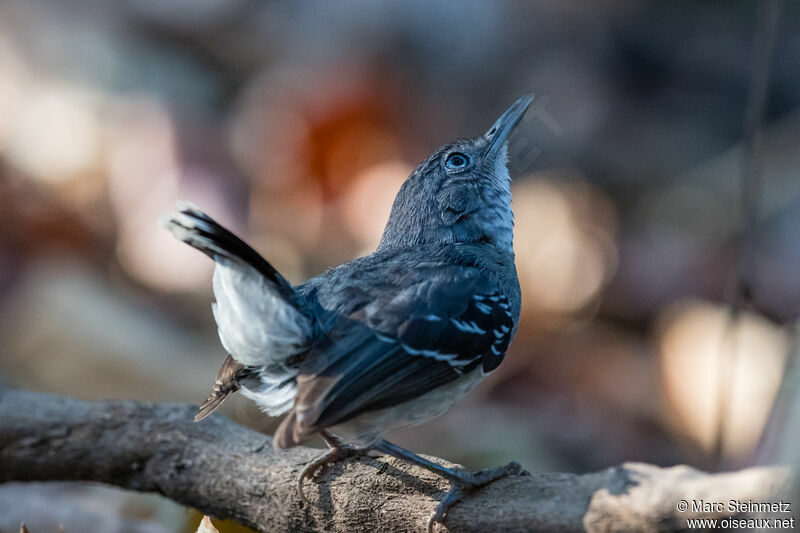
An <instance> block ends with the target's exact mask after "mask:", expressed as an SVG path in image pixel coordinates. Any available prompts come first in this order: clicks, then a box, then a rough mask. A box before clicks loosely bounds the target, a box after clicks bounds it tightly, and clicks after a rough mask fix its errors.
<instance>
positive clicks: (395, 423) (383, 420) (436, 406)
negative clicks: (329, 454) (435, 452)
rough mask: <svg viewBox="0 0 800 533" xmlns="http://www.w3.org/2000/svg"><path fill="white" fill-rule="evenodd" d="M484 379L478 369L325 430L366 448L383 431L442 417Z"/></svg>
mask: <svg viewBox="0 0 800 533" xmlns="http://www.w3.org/2000/svg"><path fill="white" fill-rule="evenodd" d="M484 375H485V374H484V373H483V372H482V370H481V369H480V367H479V368H477V369H475V370H473V371H472V372H470V373H469V374H466V375H464V376H462V377H461V378H460V379H458V380H456V381H453V382H451V383H448V384H447V385H444V386H442V387H439V388H437V389H434V390H432V391H430V392H428V393H425V394H423V395H422V396H420V397H419V398H415V399H413V400H410V401H407V402H404V403H401V404H398V405H395V406H393V407H388V408H386V409H381V410H379V411H368V412H366V413H362V414H360V415H358V416H357V417H355V418H353V419H350V420H348V421H347V422H343V423H342V424H339V425H336V426H331V427H329V428H327V429H328V430H330V431H331V432H332V433H334V434H335V435H337V436H338V437H340V438H341V439H342V440H344V441H345V442H347V443H350V444H357V445H361V446H366V445H369V444H371V443H373V442H375V441H376V440H377V439H378V438H380V437H381V435H383V433H385V432H386V431H391V430H393V429H400V428H404V427H411V426H416V425H419V424H422V423H424V422H427V421H428V420H431V419H433V418H436V417H437V416H439V415H442V414H444V412H445V411H447V410H448V409H450V407H452V405H453V404H454V403H456V402H457V401H459V400H460V399H461V398H463V397H464V396H466V394H467V393H468V392H470V391H471V390H472V389H474V388H475V386H476V385H477V384H478V383H479V382H480V381H481V379H483V377H484Z"/></svg>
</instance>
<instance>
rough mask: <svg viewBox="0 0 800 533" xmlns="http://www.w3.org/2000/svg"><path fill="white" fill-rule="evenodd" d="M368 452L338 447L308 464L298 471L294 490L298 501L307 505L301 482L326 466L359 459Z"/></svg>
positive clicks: (348, 447)
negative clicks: (352, 458) (350, 459)
mask: <svg viewBox="0 0 800 533" xmlns="http://www.w3.org/2000/svg"><path fill="white" fill-rule="evenodd" d="M367 451H368V450H366V449H364V448H360V447H358V446H349V445H340V446H336V447H333V448H331V449H329V450H328V451H326V452H325V453H323V454H322V455H320V456H319V457H317V458H316V459H314V460H313V461H311V462H310V463H308V464H307V465H306V466H305V468H303V470H301V471H300V474H298V476H297V481H296V483H295V489H296V490H297V496H298V497H299V498H300V501H302V502H303V503H305V504H307V503H308V498H306V495H305V493H304V492H303V482H304V481H305V480H306V479H308V478H312V477H314V474H315V473H316V472H317V471H318V470H319V469H320V468H322V467H324V466H325V465H327V464H331V463H335V462H337V461H342V460H344V459H347V458H349V457H359V456H362V455H364V454H366V453H367Z"/></svg>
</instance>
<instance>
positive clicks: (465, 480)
mask: <svg viewBox="0 0 800 533" xmlns="http://www.w3.org/2000/svg"><path fill="white" fill-rule="evenodd" d="M370 447H371V448H372V449H373V450H375V451H379V452H382V453H385V454H388V455H391V456H393V457H397V458H398V459H402V460H403V461H407V462H409V463H413V464H415V465H417V466H421V467H422V468H425V469H427V470H430V471H431V472H434V473H436V474H439V475H440V476H442V477H444V478H447V479H448V480H449V481H450V483H451V484H452V486H451V488H450V491H449V492H448V493H447V494H445V496H444V498H442V501H440V502H439V505H437V506H436V509H435V510H434V512H433V514H431V516H430V518H428V532H429V533H430V532H431V531H433V525H434V524H435V523H437V522H439V523H443V522H444V517H445V515H446V514H447V511H448V509H450V508H451V507H452V506H453V505H455V504H456V503H457V502H458V500H459V499H461V497H462V496H463V495H465V494H468V493H469V492H471V491H473V490H475V489H477V488H478V487H482V486H484V485H487V484H489V483H491V482H493V481H496V480H498V479H500V478H504V477H506V476H514V475H517V474H521V473H522V472H523V470H522V466H520V464H519V463H518V462H516V461H512V462H510V463H508V464H507V465H505V466H500V467H496V468H486V469H484V470H480V471H478V472H469V471H467V470H456V469H453V468H447V467H446V466H442V465H439V464H436V463H434V462H432V461H428V460H427V459H425V458H423V457H420V456H419V455H417V454H415V453H414V452H411V451H409V450H406V449H405V448H401V447H400V446H398V445H396V444H392V443H391V442H388V441H385V440H379V441H378V442H376V443H375V444H373V445H372V446H370Z"/></svg>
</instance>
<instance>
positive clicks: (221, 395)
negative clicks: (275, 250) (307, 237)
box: [161, 202, 314, 419]
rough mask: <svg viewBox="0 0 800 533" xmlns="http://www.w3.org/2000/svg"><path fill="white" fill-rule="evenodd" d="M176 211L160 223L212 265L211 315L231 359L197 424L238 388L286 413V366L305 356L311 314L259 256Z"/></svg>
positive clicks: (289, 370)
mask: <svg viewBox="0 0 800 533" xmlns="http://www.w3.org/2000/svg"><path fill="white" fill-rule="evenodd" d="M176 208H177V212H176V213H175V214H173V215H169V216H165V217H164V218H162V220H161V224H162V225H163V226H164V227H165V228H167V229H168V230H169V231H170V232H171V233H172V234H173V235H174V236H175V237H176V238H177V239H179V240H181V241H183V242H185V243H187V244H188V245H190V246H192V247H194V248H197V249H198V250H200V251H201V252H203V253H205V254H207V255H208V256H209V257H211V258H212V259H213V260H214V261H215V262H216V268H215V269H214V279H213V287H214V297H215V298H216V303H214V304H213V305H212V309H213V311H214V318H215V319H216V321H217V329H218V331H219V337H220V340H221V341H222V345H223V346H224V347H225V349H226V350H227V352H228V353H229V354H230V356H231V358H232V360H226V361H225V363H223V366H222V368H221V369H220V373H219V375H218V377H217V380H216V382H215V384H214V390H213V392H212V393H211V395H210V396H209V398H208V399H207V400H206V401H205V402H204V403H203V406H202V408H201V412H200V413H199V414H198V419H202V418H205V417H206V416H208V415H209V414H210V413H211V412H212V411H213V410H214V409H216V408H217V407H218V406H219V405H220V404H221V403H222V402H223V401H224V400H225V399H226V398H227V397H228V396H229V395H230V394H231V393H233V392H235V391H236V390H238V389H239V388H240V387H243V388H242V392H243V393H244V394H245V395H247V396H249V397H251V398H252V399H253V400H255V401H256V402H257V403H258V404H259V406H260V407H261V408H262V409H263V410H265V411H266V412H268V413H270V414H273V415H275V414H280V413H281V412H283V411H286V410H288V409H289V408H291V406H292V403H293V401H294V393H295V391H296V383H295V380H294V378H295V377H296V375H297V368H296V367H295V366H293V365H291V364H288V363H287V360H290V359H296V358H297V357H296V356H298V355H300V354H302V353H304V352H305V351H307V350H308V347H309V346H310V344H311V335H312V332H313V330H314V328H313V324H312V319H311V318H310V314H309V313H305V312H304V310H303V309H302V307H301V305H302V304H301V303H299V300H298V298H297V297H296V295H295V292H294V289H292V286H291V285H290V284H289V282H288V281H286V279H285V278H284V277H283V276H282V275H281V274H280V273H279V272H278V271H277V270H276V269H275V268H274V267H273V266H272V265H271V264H269V262H268V261H267V260H266V259H264V258H263V257H262V256H261V255H259V254H258V252H256V251H255V250H253V249H252V248H251V247H250V246H248V245H247V244H246V243H245V242H244V241H242V240H241V239H239V238H238V237H237V236H236V235H234V234H233V233H231V232H230V231H228V230H227V229H225V228H224V227H222V226H221V225H220V224H218V223H217V222H216V221H215V220H214V219H212V218H211V217H210V216H208V215H207V214H205V213H203V212H202V211H200V209H198V208H196V207H194V206H193V205H191V204H188V203H185V202H180V203H178V205H177V206H176ZM245 367H247V368H248V369H249V370H248V377H249V379H248V380H247V381H244V382H242V376H243V374H242V372H240V371H239V370H240V369H244V368H245ZM252 369H257V370H252ZM255 376H257V377H258V379H255Z"/></svg>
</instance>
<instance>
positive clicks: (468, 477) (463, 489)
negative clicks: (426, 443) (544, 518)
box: [427, 461, 527, 533]
mask: <svg viewBox="0 0 800 533" xmlns="http://www.w3.org/2000/svg"><path fill="white" fill-rule="evenodd" d="M526 473H527V472H525V471H524V470H523V469H522V466H521V465H520V464H519V463H518V462H516V461H511V462H510V463H508V464H507V465H505V466H498V467H496V468H486V469H483V470H480V471H478V472H464V473H461V474H459V475H458V478H454V479H451V483H452V486H451V488H450V491H449V492H448V493H447V494H445V495H444V498H442V500H441V501H440V502H439V505H437V506H436V509H435V510H434V511H433V513H432V514H431V516H430V517H429V518H428V528H427V530H428V533H433V527H434V525H435V524H437V523H438V524H444V519H445V516H446V515H447V511H449V510H450V508H451V507H452V506H453V505H455V504H456V503H458V501H459V500H460V499H461V497H462V496H464V495H466V494H469V493H470V492H472V491H473V490H475V489H477V488H480V487H483V486H484V485H488V484H489V483H492V482H494V481H497V480H498V479H501V478H504V477H508V476H517V475H525V474H526Z"/></svg>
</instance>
